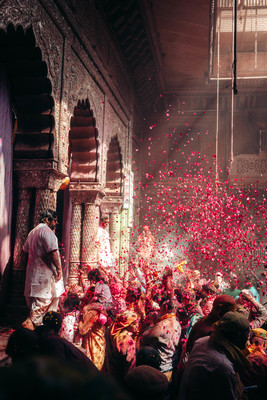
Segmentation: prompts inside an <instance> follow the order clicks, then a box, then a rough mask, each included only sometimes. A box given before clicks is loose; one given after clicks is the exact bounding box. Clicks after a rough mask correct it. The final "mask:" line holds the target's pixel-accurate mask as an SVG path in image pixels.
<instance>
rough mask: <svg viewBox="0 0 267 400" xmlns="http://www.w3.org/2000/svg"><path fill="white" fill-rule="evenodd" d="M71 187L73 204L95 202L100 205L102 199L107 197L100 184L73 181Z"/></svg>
mask: <svg viewBox="0 0 267 400" xmlns="http://www.w3.org/2000/svg"><path fill="white" fill-rule="evenodd" d="M69 189H70V195H71V199H72V202H73V204H95V205H96V206H100V204H101V201H102V199H103V198H104V197H105V191H104V189H103V187H102V186H101V185H99V184H90V183H89V184H88V183H82V182H77V183H76V182H75V183H72V182H71V183H70V187H69Z"/></svg>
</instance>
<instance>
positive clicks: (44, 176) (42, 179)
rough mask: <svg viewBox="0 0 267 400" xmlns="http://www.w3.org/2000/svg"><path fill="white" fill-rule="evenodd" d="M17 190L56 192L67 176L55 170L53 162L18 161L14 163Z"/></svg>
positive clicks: (55, 163)
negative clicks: (31, 189)
mask: <svg viewBox="0 0 267 400" xmlns="http://www.w3.org/2000/svg"><path fill="white" fill-rule="evenodd" d="M14 175H15V177H16V178H17V181H18V185H19V188H21V189H26V188H36V189H50V190H53V191H55V192H57V191H58V190H59V188H60V186H61V184H62V181H63V179H64V178H65V177H66V176H68V175H67V174H64V173H62V172H59V171H58V170H57V162H56V161H54V160H19V161H15V163H14Z"/></svg>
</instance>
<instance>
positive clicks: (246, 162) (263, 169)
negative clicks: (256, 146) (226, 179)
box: [230, 152, 267, 188]
mask: <svg viewBox="0 0 267 400" xmlns="http://www.w3.org/2000/svg"><path fill="white" fill-rule="evenodd" d="M241 177H242V179H241ZM230 179H231V180H232V182H233V183H234V184H235V185H237V186H242V187H243V186H244V185H256V186H257V187H258V188H261V187H263V188H266V181H267V154H265V153H264V152H262V153H260V154H259V155H256V154H240V155H238V156H235V157H234V160H233V163H232V165H231V169H230Z"/></svg>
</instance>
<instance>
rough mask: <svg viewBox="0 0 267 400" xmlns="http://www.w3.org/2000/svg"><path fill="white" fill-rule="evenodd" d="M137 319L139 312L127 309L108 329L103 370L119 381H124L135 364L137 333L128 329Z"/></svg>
mask: <svg viewBox="0 0 267 400" xmlns="http://www.w3.org/2000/svg"><path fill="white" fill-rule="evenodd" d="M137 320H138V316H137V314H136V313H135V312H133V311H128V310H127V311H125V312H123V313H121V314H119V315H118V316H117V318H116V319H115V320H114V321H113V323H112V325H111V326H110V328H109V329H108V330H107V335H106V357H105V363H104V367H103V372H104V373H105V374H106V375H109V376H112V377H113V378H115V379H116V380H117V381H118V382H123V381H124V377H125V375H126V374H127V372H128V371H129V370H130V369H131V368H133V367H134V366H135V359H136V344H135V334H134V333H132V332H130V331H129V330H128V329H129V327H130V326H131V325H132V324H133V323H135V322H136V321H137Z"/></svg>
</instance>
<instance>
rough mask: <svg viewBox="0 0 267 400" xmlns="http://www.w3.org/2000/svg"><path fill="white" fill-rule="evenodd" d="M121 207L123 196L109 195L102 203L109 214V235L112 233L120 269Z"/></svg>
mask: <svg viewBox="0 0 267 400" xmlns="http://www.w3.org/2000/svg"><path fill="white" fill-rule="evenodd" d="M121 208H122V198H121V197H118V196H114V197H112V196H108V197H105V200H104V201H103V202H102V204H101V210H102V213H104V214H109V235H110V247H111V252H112V254H113V256H114V257H115V259H116V261H117V263H118V267H119V271H120V262H121V256H122V257H123V255H121V254H120V247H121V244H120V242H121V229H120V228H121V216H120V213H121Z"/></svg>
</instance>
